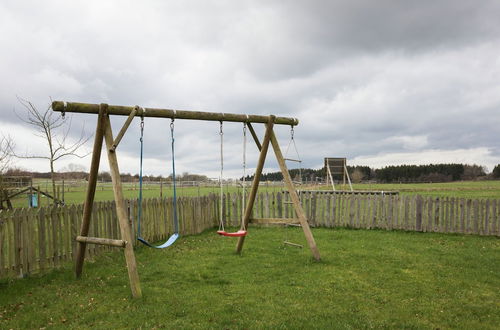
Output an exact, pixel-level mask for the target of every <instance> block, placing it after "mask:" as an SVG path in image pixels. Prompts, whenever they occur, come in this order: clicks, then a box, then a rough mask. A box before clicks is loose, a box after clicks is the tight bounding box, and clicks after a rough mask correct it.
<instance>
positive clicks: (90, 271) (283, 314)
mask: <svg viewBox="0 0 500 330" xmlns="http://www.w3.org/2000/svg"><path fill="white" fill-rule="evenodd" d="M314 234H315V237H316V240H317V243H318V246H319V248H320V251H321V253H322V261H321V262H319V263H317V262H314V261H313V260H312V258H311V256H310V252H309V250H308V249H307V248H304V249H298V248H294V247H286V248H285V247H284V246H283V245H282V241H283V239H284V237H285V236H288V239H289V240H292V241H295V242H298V243H302V244H304V239H303V237H302V234H301V231H300V230H298V229H295V228H294V229H291V228H290V229H286V231H285V229H277V228H252V229H251V232H250V234H249V237H248V239H247V241H246V244H245V249H244V253H243V255H242V256H237V255H235V254H234V252H233V251H234V246H235V241H234V240H232V239H228V238H222V237H217V236H216V235H214V233H213V232H205V233H203V234H201V235H197V236H190V237H183V238H182V239H181V240H180V241H179V242H178V243H176V244H175V245H174V246H173V247H171V248H169V249H166V250H153V249H147V248H140V249H138V250H137V260H138V264H139V274H140V277H141V281H142V289H143V295H144V297H143V299H140V300H132V299H131V298H130V290H129V286H128V279H127V275H126V271H125V268H124V260H123V254H122V253H120V252H118V251H117V252H114V253H109V254H107V255H104V256H101V257H99V258H98V259H97V260H95V261H94V262H87V263H86V264H85V269H84V276H83V278H82V279H81V280H74V278H73V274H72V271H71V265H67V266H66V267H64V268H63V269H61V270H59V271H56V272H53V273H51V274H49V275H46V276H43V277H39V278H28V279H21V280H14V281H9V282H7V281H4V282H0V328H3V329H10V328H46V327H54V328H82V327H84V328H90V327H97V328H159V327H166V328H224V329H232V328H273V329H275V328H323V329H326V328H339V329H346V328H394V329H400V328H428V329H430V328H432V329H437V328H439V329H446V328H463V329H473V328H475V329H498V324H500V291H499V287H500V241H499V240H498V239H497V238H493V237H477V236H458V235H443V234H430V233H426V234H422V233H410V232H388V231H375V230H372V231H366V230H344V229H338V230H329V229H315V230H314Z"/></svg>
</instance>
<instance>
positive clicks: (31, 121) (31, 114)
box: [16, 97, 90, 194]
mask: <svg viewBox="0 0 500 330" xmlns="http://www.w3.org/2000/svg"><path fill="white" fill-rule="evenodd" d="M18 100H19V103H21V105H22V106H23V107H24V109H25V110H26V113H25V115H24V116H20V115H19V114H18V113H17V112H16V116H17V117H18V118H19V119H20V120H22V121H23V122H25V123H27V124H28V125H31V126H32V127H33V128H35V131H36V132H35V133H34V135H35V136H38V137H40V138H43V139H44V140H45V141H46V142H47V147H48V149H49V150H48V155H34V154H31V155H30V154H26V155H24V156H20V155H16V157H19V158H25V159H34V158H38V159H47V160H49V165H50V172H51V174H52V181H53V182H52V186H53V189H54V191H53V193H54V194H55V183H54V173H55V171H54V163H55V162H56V161H58V160H60V159H62V158H65V157H70V156H74V157H78V158H84V157H86V156H88V155H89V154H90V152H89V153H84V154H80V153H79V152H78V151H79V150H80V149H81V148H82V147H83V146H84V145H85V144H86V143H87V141H88V140H89V139H90V136H85V130H84V126H83V125H82V131H81V133H80V137H79V138H78V139H77V140H76V141H74V142H72V143H70V142H68V140H69V138H68V137H69V133H70V130H71V126H72V117H71V116H70V117H69V120H65V119H63V117H61V116H59V115H56V114H55V113H54V112H53V111H51V106H50V105H49V106H48V107H47V109H46V110H45V111H39V110H38V109H37V108H36V107H35V105H33V103H31V102H30V101H27V100H25V99H22V98H20V97H18Z"/></svg>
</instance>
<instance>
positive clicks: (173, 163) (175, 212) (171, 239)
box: [137, 116, 179, 249]
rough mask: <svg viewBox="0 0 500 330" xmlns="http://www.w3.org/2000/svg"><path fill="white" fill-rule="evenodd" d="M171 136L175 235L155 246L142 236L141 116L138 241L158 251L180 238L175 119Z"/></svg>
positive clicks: (142, 117) (142, 127) (142, 138)
mask: <svg viewBox="0 0 500 330" xmlns="http://www.w3.org/2000/svg"><path fill="white" fill-rule="evenodd" d="M170 135H171V140H172V183H173V218H174V233H173V234H172V235H171V236H170V237H169V238H168V239H167V241H166V242H165V243H163V244H161V245H153V244H151V243H149V242H148V241H147V240H145V239H144V238H143V237H142V236H141V218H142V183H143V176H142V168H143V157H144V155H143V154H144V141H143V140H144V116H141V138H140V142H141V154H140V169H139V209H138V215H137V217H138V218H137V240H138V241H139V242H141V243H143V244H144V245H146V246H149V247H151V248H156V249H163V248H166V247H169V246H170V245H172V244H174V242H175V241H176V240H177V239H178V238H179V220H178V218H177V189H176V182H175V150H174V142H175V139H174V118H172V122H171V123H170Z"/></svg>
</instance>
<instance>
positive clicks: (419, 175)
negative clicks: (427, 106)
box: [3, 164, 500, 183]
mask: <svg viewBox="0 0 500 330" xmlns="http://www.w3.org/2000/svg"><path fill="white" fill-rule="evenodd" d="M66 170H67V169H66ZM347 170H348V172H349V176H350V178H351V181H352V182H354V183H356V182H362V181H376V182H380V183H391V182H404V183H408V182H450V181H457V180H476V179H478V178H492V179H500V164H498V165H496V166H495V167H494V168H493V171H492V172H491V173H490V174H489V175H487V174H486V171H485V170H484V167H482V166H479V165H464V164H429V165H398V166H386V167H383V168H380V169H372V168H370V167H369V166H347ZM289 173H290V176H291V177H292V180H293V181H302V182H318V181H323V180H324V179H325V178H326V169H325V168H324V167H323V168H320V169H312V168H303V169H300V170H299V169H296V168H295V169H291V170H290V171H289ZM3 175H4V176H31V177H33V178H35V179H50V178H51V176H52V174H51V173H50V172H30V171H26V170H23V169H19V168H9V169H8V170H6V171H4V173H3ZM88 175H89V174H88V172H86V171H85V170H84V169H80V168H79V169H77V170H74V171H66V172H60V173H56V175H55V178H56V179H57V180H63V179H65V180H87V179H88ZM120 178H121V180H122V182H137V181H139V175H138V174H130V173H124V174H121V175H120ZM241 179H243V178H240V180H241ZM333 179H334V180H336V181H341V180H343V177H342V175H333ZM98 180H99V181H100V182H111V174H110V173H109V172H99V175H98ZM143 180H144V181H145V182H159V181H160V180H161V181H163V182H169V181H172V175H169V176H167V177H164V176H161V175H159V176H155V175H144V176H143ZM177 180H178V181H208V180H209V178H208V177H207V176H205V175H199V174H192V173H188V172H184V173H182V174H177ZM245 180H246V181H251V180H253V175H247V176H246V178H245ZM281 180H283V175H282V174H281V172H270V173H263V174H262V175H261V181H281Z"/></svg>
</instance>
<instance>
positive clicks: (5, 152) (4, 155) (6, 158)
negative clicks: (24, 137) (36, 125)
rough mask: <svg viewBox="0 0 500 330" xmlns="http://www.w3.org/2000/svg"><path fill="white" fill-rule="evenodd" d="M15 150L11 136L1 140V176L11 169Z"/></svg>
mask: <svg viewBox="0 0 500 330" xmlns="http://www.w3.org/2000/svg"><path fill="white" fill-rule="evenodd" d="M13 149H14V141H13V140H12V138H11V137H10V136H2V137H1V138H0V175H2V174H3V173H4V172H5V171H6V170H7V168H8V167H9V165H10V163H11V161H12V153H11V150H13Z"/></svg>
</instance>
